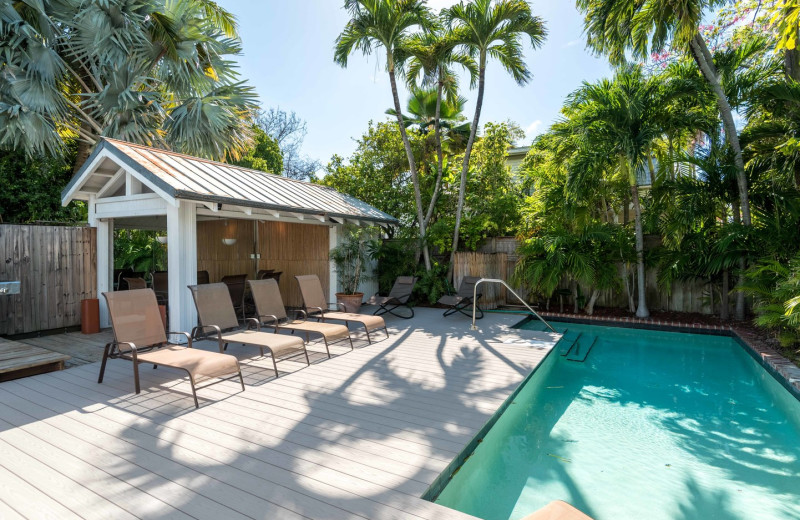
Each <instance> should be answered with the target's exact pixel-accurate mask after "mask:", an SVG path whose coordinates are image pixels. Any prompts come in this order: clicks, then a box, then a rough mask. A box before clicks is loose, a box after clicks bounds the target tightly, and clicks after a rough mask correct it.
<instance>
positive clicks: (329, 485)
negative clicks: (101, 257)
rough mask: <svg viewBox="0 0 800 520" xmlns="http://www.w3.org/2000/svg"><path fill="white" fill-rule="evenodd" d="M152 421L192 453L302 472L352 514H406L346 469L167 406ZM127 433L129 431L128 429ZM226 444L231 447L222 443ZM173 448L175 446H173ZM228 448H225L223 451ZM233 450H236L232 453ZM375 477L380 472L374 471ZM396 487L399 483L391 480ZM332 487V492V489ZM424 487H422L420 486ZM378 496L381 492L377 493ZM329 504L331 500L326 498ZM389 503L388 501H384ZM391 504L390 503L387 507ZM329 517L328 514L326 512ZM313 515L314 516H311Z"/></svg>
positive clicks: (152, 415)
mask: <svg viewBox="0 0 800 520" xmlns="http://www.w3.org/2000/svg"><path fill="white" fill-rule="evenodd" d="M66 392H67V389H65V388H58V389H56V391H55V393H54V394H53V395H52V397H55V396H61V397H63V396H64V395H66ZM102 412H103V414H107V413H108V415H109V417H107V418H108V419H109V420H112V419H111V418H110V415H112V414H110V413H109V409H108V408H106V409H104V410H102ZM147 415H148V416H149V418H150V420H152V421H153V422H154V423H156V424H158V425H159V426H160V427H161V428H162V435H163V434H164V432H172V433H173V434H174V435H175V436H176V438H177V439H178V441H177V442H176V444H178V445H180V446H181V447H185V448H186V449H187V450H191V452H192V453H194V454H206V455H210V456H212V458H214V459H218V458H219V457H222V458H224V460H230V461H233V462H229V463H228V464H230V465H234V466H239V465H241V467H240V469H242V470H243V471H248V472H249V471H251V470H250V469H249V468H250V467H251V466H254V465H253V462H254V461H253V460H251V459H254V458H257V459H258V460H259V461H261V462H264V463H266V464H268V465H269V468H273V469H269V468H268V469H267V470H266V471H265V472H263V475H262V476H263V477H264V478H273V479H274V478H275V475H276V473H274V469H283V470H286V471H287V472H291V473H297V474H302V477H301V478H303V479H304V483H305V485H306V486H312V487H313V488H315V489H316V488H321V489H320V490H319V491H320V492H323V491H324V492H326V494H327V495H329V496H331V495H333V496H337V497H339V498H338V499H337V500H341V502H342V503H341V506H340V507H343V508H349V509H350V511H351V513H354V514H357V515H359V516H363V517H365V518H375V517H376V516H375V515H377V514H378V512H380V517H381V518H398V519H400V518H407V517H408V514H407V513H406V512H403V511H391V510H390V509H389V508H381V509H379V510H376V509H375V508H376V506H377V505H378V504H376V503H375V501H374V500H370V499H369V498H367V497H365V496H362V495H359V494H358V491H359V490H365V491H369V492H372V493H374V492H375V491H376V490H377V491H380V492H384V493H385V492H387V491H389V490H390V488H386V487H385V486H379V485H376V484H375V483H374V482H372V481H369V480H366V479H364V478H361V477H356V476H352V475H348V474H347V473H345V472H340V471H333V470H329V469H327V468H325V467H320V466H318V465H316V464H312V463H309V462H307V461H304V460H303V459H299V458H293V457H288V456H286V455H285V454H282V453H279V452H277V451H274V450H269V449H260V448H259V447H258V446H257V445H256V444H255V443H253V444H249V443H248V442H242V440H243V439H242V438H241V436H237V437H236V438H235V441H236V442H231V441H230V440H229V439H226V437H225V436H221V435H219V433H218V432H215V431H209V429H208V428H206V427H204V426H203V425H199V424H194V423H189V422H187V421H184V420H183V419H182V418H181V417H176V416H175V410H172V409H170V408H169V407H168V406H159V407H158V409H157V410H154V411H153V412H151V413H149V414H147ZM128 434H129V432H128ZM225 443H228V444H230V445H231V447H230V448H228V447H226V446H223V444H225ZM173 449H174V447H173ZM226 450H227V451H226ZM215 452H221V454H220V455H216V456H214V455H211V454H213V453H215ZM232 452H235V453H234V454H233V455H232ZM374 476H375V477H376V478H377V477H379V476H380V474H379V473H375V474H374ZM296 478H298V477H296V476H293V477H292V480H289V479H284V480H283V481H281V482H276V484H279V485H285V486H292V485H293V484H294V480H293V479H296ZM393 484H394V485H395V486H396V485H397V484H398V483H397V482H393ZM381 488H382V489H381ZM333 489H335V492H333ZM423 490H424V488H423ZM378 496H380V494H379V495H378ZM329 503H331V502H330V499H329ZM384 505H386V506H390V504H384ZM390 507H391V506H390ZM328 516H330V515H328ZM314 518H316V516H315V517H314Z"/></svg>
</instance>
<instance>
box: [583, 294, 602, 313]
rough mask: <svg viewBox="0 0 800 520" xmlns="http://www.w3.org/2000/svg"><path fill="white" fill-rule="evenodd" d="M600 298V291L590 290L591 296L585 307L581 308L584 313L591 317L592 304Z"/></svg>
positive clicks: (592, 311)
mask: <svg viewBox="0 0 800 520" xmlns="http://www.w3.org/2000/svg"><path fill="white" fill-rule="evenodd" d="M599 297H600V291H598V290H597V289H593V290H592V296H591V297H590V298H589V301H588V302H587V303H586V307H584V308H583V310H584V312H585V313H586V314H587V315H589V316H591V315H592V314H593V313H594V304H595V302H597V299H598V298H599Z"/></svg>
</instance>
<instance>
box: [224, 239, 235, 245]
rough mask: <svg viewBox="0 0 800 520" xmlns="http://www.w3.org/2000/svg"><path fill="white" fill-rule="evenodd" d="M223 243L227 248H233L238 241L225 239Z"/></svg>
mask: <svg viewBox="0 0 800 520" xmlns="http://www.w3.org/2000/svg"><path fill="white" fill-rule="evenodd" d="M222 243H223V244H225V245H226V246H232V245H233V244H235V243H236V239H235V238H223V239H222Z"/></svg>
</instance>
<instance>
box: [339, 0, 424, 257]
mask: <svg viewBox="0 0 800 520" xmlns="http://www.w3.org/2000/svg"><path fill="white" fill-rule="evenodd" d="M345 8H346V9H347V10H348V11H349V13H350V16H351V18H350V21H348V22H347V25H346V26H345V28H344V30H343V31H342V33H341V34H340V35H339V36H338V37H337V38H336V44H335V48H334V58H333V59H334V61H335V62H336V63H338V64H339V65H341V66H342V67H347V60H348V58H349V57H350V54H351V53H352V52H353V51H355V50H360V51H361V52H362V53H363V54H365V55H368V54H371V53H372V50H373V47H376V46H382V47H383V49H384V50H385V52H386V70H387V72H388V73H389V83H390V84H391V87H392V99H393V100H394V109H395V115H396V117H397V124H398V125H399V127H400V135H401V137H402V139H403V146H404V147H405V150H406V156H407V157H408V167H409V171H410V173H411V182H412V184H413V186H414V201H415V203H416V208H417V221H418V224H419V235H420V242H421V244H423V248H422V252H423V258H424V261H425V268H426V269H427V270H428V271H430V269H431V260H430V255H429V254H428V249H427V247H424V244H425V241H426V238H425V216H424V215H423V213H422V194H421V190H420V182H419V174H418V172H417V164H416V161H415V160H414V152H413V151H412V150H411V143H410V142H409V139H408V134H407V133H406V125H405V123H404V121H403V114H402V113H401V107H400V96H399V95H398V93H397V77H396V73H395V70H396V67H397V61H398V60H397V57H396V56H395V53H396V52H397V51H398V50H399V49H401V48H402V46H403V44H404V42H405V41H406V40H407V39H408V38H409V32H410V31H411V30H412V29H414V28H419V27H421V28H423V29H424V30H427V29H428V28H429V27H430V26H431V21H430V13H429V11H428V9H427V7H425V2H424V0H346V1H345Z"/></svg>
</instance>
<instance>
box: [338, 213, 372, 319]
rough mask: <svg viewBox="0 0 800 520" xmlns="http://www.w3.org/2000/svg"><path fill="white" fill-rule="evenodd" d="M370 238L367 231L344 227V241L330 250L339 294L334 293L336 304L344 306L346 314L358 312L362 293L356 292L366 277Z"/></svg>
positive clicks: (362, 298)
mask: <svg viewBox="0 0 800 520" xmlns="http://www.w3.org/2000/svg"><path fill="white" fill-rule="evenodd" d="M370 241H371V237H370V235H369V232H368V230H366V229H363V228H358V227H345V228H344V240H343V241H342V242H341V243H340V244H339V245H338V246H336V247H335V248H333V249H332V250H331V260H332V261H333V265H334V269H335V271H336V275H337V277H338V279H339V287H340V288H341V292H337V293H336V302H337V303H341V304H343V305H344V307H345V309H346V310H347V312H356V313H357V312H358V311H359V309H360V308H361V302H362V301H364V293H362V292H358V286H359V285H360V284H361V281H362V280H364V279H366V278H367V277H368V274H367V272H366V271H367V268H368V263H367V260H368V258H369V255H368V252H367V251H368V249H369V243H370Z"/></svg>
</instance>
